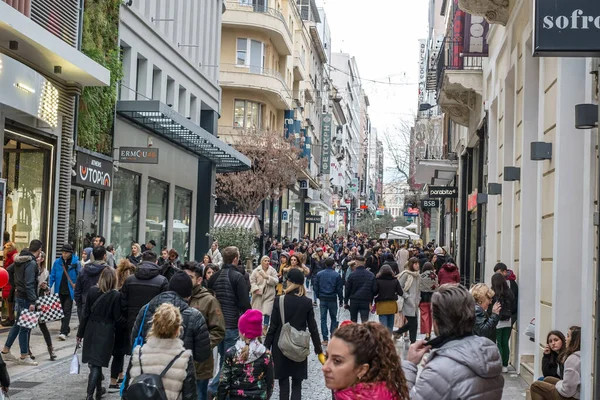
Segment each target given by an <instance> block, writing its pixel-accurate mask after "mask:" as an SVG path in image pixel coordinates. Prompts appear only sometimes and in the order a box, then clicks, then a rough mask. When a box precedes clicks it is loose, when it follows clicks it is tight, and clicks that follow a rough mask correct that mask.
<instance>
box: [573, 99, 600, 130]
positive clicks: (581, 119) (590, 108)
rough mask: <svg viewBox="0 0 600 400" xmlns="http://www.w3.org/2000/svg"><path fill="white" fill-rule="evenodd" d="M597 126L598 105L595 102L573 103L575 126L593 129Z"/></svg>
mask: <svg viewBox="0 0 600 400" xmlns="http://www.w3.org/2000/svg"><path fill="white" fill-rule="evenodd" d="M596 126H598V106H597V105H596V104H576V105H575V128H577V129H593V128H595V127H596Z"/></svg>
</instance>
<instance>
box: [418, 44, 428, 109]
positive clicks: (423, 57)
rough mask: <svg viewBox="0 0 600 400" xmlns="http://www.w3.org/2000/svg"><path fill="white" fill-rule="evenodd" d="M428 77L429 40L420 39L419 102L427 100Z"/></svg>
mask: <svg viewBox="0 0 600 400" xmlns="http://www.w3.org/2000/svg"><path fill="white" fill-rule="evenodd" d="M426 79H427V40H426V39H419V104H418V105H421V104H423V103H424V102H425V83H426Z"/></svg>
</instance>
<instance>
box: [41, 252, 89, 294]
mask: <svg viewBox="0 0 600 400" xmlns="http://www.w3.org/2000/svg"><path fill="white" fill-rule="evenodd" d="M63 263H65V261H64V260H63V258H62V257H58V258H57V259H56V260H54V264H52V270H51V271H50V278H49V281H48V287H49V288H52V286H53V285H56V286H54V293H59V292H60V283H61V282H62V279H63V277H64V276H65V272H64V270H63V267H62V266H63ZM65 269H66V270H67V274H68V275H69V279H71V282H73V284H75V282H77V276H78V275H79V271H80V270H81V264H79V258H78V257H77V256H76V255H75V254H72V255H71V262H70V263H69V265H65ZM68 286H69V292H70V293H71V300H73V297H75V288H74V287H73V286H71V283H70V282H69V283H68Z"/></svg>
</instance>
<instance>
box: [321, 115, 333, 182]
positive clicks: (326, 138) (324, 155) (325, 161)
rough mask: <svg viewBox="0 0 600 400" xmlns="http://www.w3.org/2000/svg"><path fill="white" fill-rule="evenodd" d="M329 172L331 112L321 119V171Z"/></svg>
mask: <svg viewBox="0 0 600 400" xmlns="http://www.w3.org/2000/svg"><path fill="white" fill-rule="evenodd" d="M330 172H331V114H324V115H323V120H322V121H321V173H322V174H324V175H328V174H329V173H330Z"/></svg>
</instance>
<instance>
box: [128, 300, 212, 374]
mask: <svg viewBox="0 0 600 400" xmlns="http://www.w3.org/2000/svg"><path fill="white" fill-rule="evenodd" d="M163 303H171V304H173V305H174V306H175V307H177V308H179V311H180V312H181V318H182V325H183V330H182V332H181V338H180V339H182V340H183V346H184V347H185V348H186V349H188V350H192V354H193V357H194V361H196V362H199V363H201V362H203V361H206V360H208V357H209V356H210V352H211V347H210V337H209V334H208V327H207V326H206V320H205V319H204V316H203V315H202V313H201V312H200V311H198V310H196V309H195V308H193V307H190V306H189V305H188V303H187V302H186V301H185V300H184V299H182V298H181V296H179V295H178V294H177V293H175V292H173V291H168V292H164V293H161V294H159V295H158V296H156V297H155V298H153V299H152V300H150V302H149V303H148V312H147V313H146V319H145V320H144V327H143V328H142V337H143V338H144V342H145V341H146V340H148V331H149V330H150V327H151V326H152V316H153V315H154V312H155V311H156V309H157V308H158V307H159V306H160V305H161V304H163ZM145 311H146V307H144V308H142V309H141V310H140V312H139V313H138V315H137V318H136V320H135V324H134V325H133V330H132V331H131V343H133V342H134V341H135V338H136V336H137V334H138V331H139V329H140V325H141V323H142V319H143V318H144V312H145Z"/></svg>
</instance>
